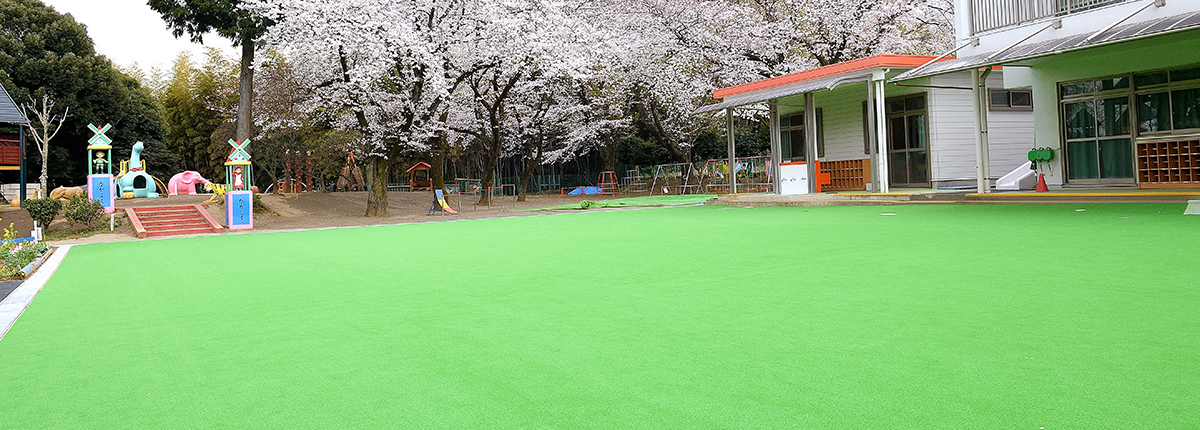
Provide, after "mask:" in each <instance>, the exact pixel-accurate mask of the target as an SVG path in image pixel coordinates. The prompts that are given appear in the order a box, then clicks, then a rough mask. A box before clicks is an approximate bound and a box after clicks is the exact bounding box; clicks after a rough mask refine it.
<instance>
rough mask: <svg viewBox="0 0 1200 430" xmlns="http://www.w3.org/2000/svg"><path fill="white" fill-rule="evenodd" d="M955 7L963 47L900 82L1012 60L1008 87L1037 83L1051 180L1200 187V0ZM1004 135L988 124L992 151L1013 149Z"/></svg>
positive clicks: (1063, 0) (1040, 138)
mask: <svg viewBox="0 0 1200 430" xmlns="http://www.w3.org/2000/svg"><path fill="white" fill-rule="evenodd" d="M955 11H956V15H957V22H956V24H955V25H956V33H957V39H958V42H959V45H958V49H957V50H956V51H957V52H955V53H948V55H951V54H954V55H957V58H955V59H951V60H948V61H940V62H934V63H929V64H926V65H924V66H921V67H917V68H915V69H912V70H909V71H907V72H905V73H903V74H901V75H899V76H897V77H895V78H892V79H891V82H896V83H918V82H924V81H926V80H928V79H937V78H938V77H939V76H949V75H947V74H957V73H963V72H966V73H969V74H974V75H979V74H982V73H986V71H987V70H989V69H994V68H995V67H997V66H1002V67H1003V68H1004V79H1003V86H1004V88H1032V95H1033V107H1034V118H1035V119H1034V121H1035V124H1036V130H1037V131H1036V135H1035V144H1034V145H1035V146H1037V147H1045V148H1050V149H1052V150H1053V154H1054V158H1053V160H1052V161H1051V162H1050V165H1049V168H1048V169H1046V171H1045V174H1046V180H1047V182H1048V183H1049V185H1050V187H1051V188H1057V187H1122V186H1125V187H1134V186H1137V187H1141V188H1176V187H1189V188H1197V187H1200V1H1198V0H956V4H955ZM990 85H991V82H989V86H990ZM985 94H986V93H985V92H983V91H981V90H978V89H977V90H976V91H975V97H977V98H978V99H982V98H983V97H985ZM985 113H987V112H985ZM997 138H998V136H997V134H996V131H995V130H991V133H987V132H982V133H979V134H978V137H977V139H976V140H977V141H978V142H979V144H980V148H981V149H983V150H984V151H982V152H983V154H984V156H986V155H988V154H989V153H990V154H992V155H993V156H994V155H995V154H996V152H997V151H998V150H999V151H1003V149H1001V148H998V147H997V145H996V143H997ZM980 170H981V172H980V176H994V175H987V174H986V170H985V169H980Z"/></svg>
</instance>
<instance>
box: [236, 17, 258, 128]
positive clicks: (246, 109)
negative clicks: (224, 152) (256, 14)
mask: <svg viewBox="0 0 1200 430" xmlns="http://www.w3.org/2000/svg"><path fill="white" fill-rule="evenodd" d="M239 79H240V82H239V83H238V107H237V140H238V142H245V141H246V139H249V138H250V135H251V130H252V125H253V121H254V119H253V118H254V117H253V116H252V115H251V112H252V109H251V106H253V105H254V41H253V40H243V41H242V73H241V77H240V78H239Z"/></svg>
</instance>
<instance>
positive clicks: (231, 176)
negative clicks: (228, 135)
mask: <svg viewBox="0 0 1200 430" xmlns="http://www.w3.org/2000/svg"><path fill="white" fill-rule="evenodd" d="M229 144H230V145H233V149H231V150H229V156H228V157H225V183H226V184H229V191H245V190H251V188H250V186H251V185H252V184H254V173H253V170H254V169H253V166H251V165H250V153H249V152H246V147H247V146H250V139H246V140H243V141H241V142H238V141H236V140H233V139H229Z"/></svg>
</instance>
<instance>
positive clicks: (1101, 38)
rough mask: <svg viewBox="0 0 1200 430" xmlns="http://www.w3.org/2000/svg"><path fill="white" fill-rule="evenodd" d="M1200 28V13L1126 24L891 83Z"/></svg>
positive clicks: (934, 67) (945, 65)
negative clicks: (1093, 33)
mask: <svg viewBox="0 0 1200 430" xmlns="http://www.w3.org/2000/svg"><path fill="white" fill-rule="evenodd" d="M1198 28H1200V11H1196V12H1191V13H1185V14H1180V15H1174V16H1168V17H1163V18H1158V19H1152V20H1148V21H1143V22H1137V23H1132V24H1125V25H1121V26H1117V27H1114V28H1112V29H1110V30H1108V31H1106V32H1103V33H1100V34H1096V35H1092V34H1089V33H1083V34H1077V35H1074V36H1068V37H1060V38H1058V39H1052V40H1046V41H1042V42H1031V43H1028V44H1025V45H1018V46H1014V47H1011V48H1009V49H1006V50H1003V51H991V52H985V53H981V54H978V55H973V56H970V57H961V58H956V59H953V60H947V61H942V62H937V63H931V64H924V65H921V66H920V67H917V68H914V69H912V70H908V71H906V72H904V73H901V74H900V75H898V76H896V77H894V78H892V79H891V80H889V82H900V81H907V80H912V79H919V78H927V77H930V76H935V75H942V74H946V73H952V72H957V71H961V70H973V69H978V68H981V67H988V66H997V65H1004V64H1010V65H1012V64H1019V63H1021V62H1025V61H1030V60H1036V59H1039V58H1045V57H1050V56H1053V55H1057V54H1062V53H1067V52H1073V51H1081V50H1086V49H1092V48H1096V47H1100V46H1106V45H1113V44H1117V43H1122V42H1130V41H1134V40H1139V39H1146V38H1151V37H1157V36H1163V35H1167V34H1172V33H1179V32H1184V31H1188V30H1195V29H1198Z"/></svg>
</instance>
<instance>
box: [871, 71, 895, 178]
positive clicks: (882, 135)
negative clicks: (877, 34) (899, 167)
mask: <svg viewBox="0 0 1200 430" xmlns="http://www.w3.org/2000/svg"><path fill="white" fill-rule="evenodd" d="M873 79H874V82H873V83H872V84H873V85H874V86H875V99H874V100H872V102H873V103H874V104H875V144H876V146H875V148H876V149H875V154H876V158H877V160H878V164H877V165H876V169H875V170H877V171H878V172H877V173H876V175H877V176H878V177H879V192H881V193H885V194H886V193H887V192H889V191H890V190H891V187H889V186H888V185H889V184H888V147H887V113H886V112H885V111H884V110H883V109H884V98H885V93H884V92H883V84H884V82H886V81H887V70H884V71H882V72H876V73H875V76H874V77H873Z"/></svg>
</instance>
